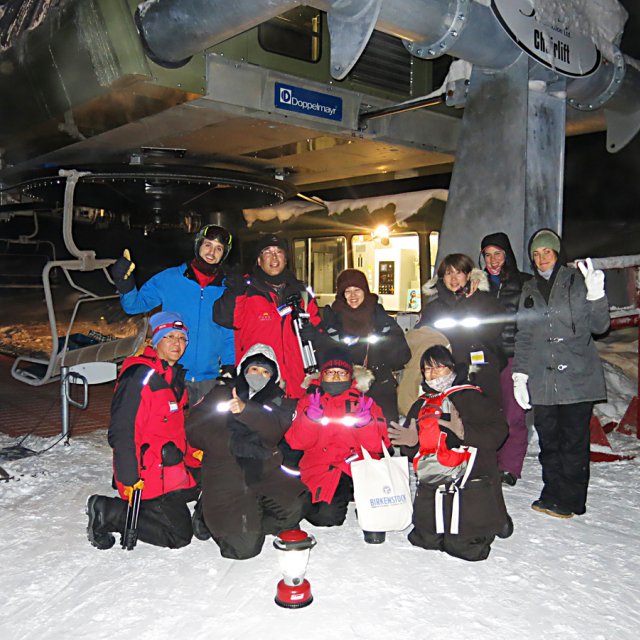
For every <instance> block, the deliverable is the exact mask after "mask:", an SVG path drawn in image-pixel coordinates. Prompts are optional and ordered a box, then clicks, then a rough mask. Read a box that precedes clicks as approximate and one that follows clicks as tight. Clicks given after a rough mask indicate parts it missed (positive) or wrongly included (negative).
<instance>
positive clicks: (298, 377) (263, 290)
mask: <svg viewBox="0 0 640 640" xmlns="http://www.w3.org/2000/svg"><path fill="white" fill-rule="evenodd" d="M291 294H298V295H300V296H301V298H302V308H303V309H304V311H305V312H306V313H308V314H309V316H310V317H309V322H311V324H312V325H314V326H317V325H318V324H320V315H319V314H318V305H317V304H316V301H315V298H314V297H313V296H311V295H310V294H309V293H308V292H307V291H306V289H305V286H304V284H303V283H302V282H301V281H300V280H297V279H296V278H294V277H293V274H291V276H290V277H289V278H288V280H287V281H286V287H285V289H284V291H283V294H282V296H281V299H279V298H278V295H277V294H276V292H275V291H274V290H273V289H271V288H270V287H267V286H266V285H264V283H261V282H260V281H259V279H258V278H256V277H254V278H253V279H252V281H251V283H250V284H249V286H248V287H247V289H246V291H245V293H243V294H242V295H238V296H235V295H233V294H232V292H225V294H224V295H223V296H222V297H221V298H220V300H218V301H216V304H215V307H214V319H215V321H216V322H217V323H219V324H221V325H222V326H223V327H233V328H234V329H235V347H236V365H237V364H239V363H240V361H241V360H242V356H244V354H245V353H246V352H247V350H248V349H249V348H250V347H252V346H253V345H254V344H256V343H257V342H261V343H262V344H266V345H269V346H270V347H271V348H272V349H273V351H274V352H275V354H276V358H277V359H278V364H279V365H280V372H281V379H282V380H284V382H285V385H286V386H285V394H286V397H287V398H296V399H297V398H300V397H301V396H303V395H304V389H303V388H302V386H301V385H302V382H303V381H304V377H305V373H304V366H303V364H302V355H301V354H300V345H299V344H298V339H297V337H296V335H295V333H294V329H293V325H292V318H291V314H287V315H281V313H280V312H279V311H278V308H279V307H280V306H282V300H286V298H287V297H288V296H289V295H291ZM283 313H284V312H283Z"/></svg>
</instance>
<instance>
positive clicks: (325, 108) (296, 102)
mask: <svg viewBox="0 0 640 640" xmlns="http://www.w3.org/2000/svg"><path fill="white" fill-rule="evenodd" d="M274 101H275V105H276V107H277V108H278V109H286V110H287V111H295V112H297V113H304V114H305V115H307V116H315V117H316V118H326V119H327V120H342V98H338V97H337V96H333V95H330V94H328V93H320V92H319V91H311V90H310V89H303V88H302V87H294V86H293V85H290V84H283V83H281V82H276V83H275V96H274Z"/></svg>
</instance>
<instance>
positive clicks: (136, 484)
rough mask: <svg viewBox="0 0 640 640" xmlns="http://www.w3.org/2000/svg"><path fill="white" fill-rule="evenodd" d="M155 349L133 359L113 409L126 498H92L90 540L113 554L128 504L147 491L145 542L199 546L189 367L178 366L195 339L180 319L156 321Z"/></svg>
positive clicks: (112, 436)
mask: <svg viewBox="0 0 640 640" xmlns="http://www.w3.org/2000/svg"><path fill="white" fill-rule="evenodd" d="M149 324H150V326H151V331H152V336H151V343H152V346H153V348H151V347H147V348H146V349H145V350H144V353H143V354H142V355H141V356H134V357H131V358H127V359H126V360H125V361H124V363H123V365H122V370H121V371H120V376H119V378H118V383H117V385H116V388H115V392H114V396H113V401H112V403H111V424H110V425H109V433H108V440H109V444H110V445H111V448H112V449H113V477H114V480H115V486H116V488H117V490H118V493H119V494H120V497H119V498H108V497H106V496H100V495H92V496H90V498H89V500H88V501H87V515H88V516H89V525H88V527H87V537H88V538H89V542H90V543H91V544H92V545H93V546H94V547H97V548H98V549H110V548H111V547H112V546H113V545H114V543H115V538H114V536H113V535H112V532H119V533H120V534H122V533H123V530H124V527H125V520H126V512H127V502H128V501H130V500H131V497H132V495H133V492H134V490H136V489H140V490H141V494H140V497H141V506H140V515H139V520H138V531H137V534H138V539H139V540H142V541H143V542H147V543H149V544H153V545H156V546H159V547H169V548H171V549H177V548H180V547H184V546H186V545H188V544H189V543H190V542H191V537H192V534H193V532H192V528H191V514H190V512H189V508H188V507H187V502H190V501H192V500H195V499H196V497H197V492H196V488H195V487H196V482H195V480H194V478H193V470H194V469H195V468H198V467H199V466H200V460H199V459H198V458H197V457H195V456H194V454H196V456H197V455H198V452H197V450H196V449H194V448H193V447H191V446H189V445H188V443H187V437H186V434H185V430H184V406H185V404H187V392H186V389H185V382H184V369H183V368H182V366H181V365H179V364H177V362H178V360H179V359H180V358H181V357H182V354H183V353H184V350H185V348H186V346H187V342H188V340H189V333H188V329H187V327H186V326H185V324H184V322H183V321H182V318H181V316H180V315H179V314H178V313H174V312H171V311H162V312H160V313H156V314H155V315H153V316H152V317H151V318H150V320H149Z"/></svg>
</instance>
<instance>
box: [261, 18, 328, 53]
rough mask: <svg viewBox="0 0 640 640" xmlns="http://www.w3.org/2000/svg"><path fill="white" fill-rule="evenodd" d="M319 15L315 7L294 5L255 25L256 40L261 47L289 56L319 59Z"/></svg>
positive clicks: (320, 25)
mask: <svg viewBox="0 0 640 640" xmlns="http://www.w3.org/2000/svg"><path fill="white" fill-rule="evenodd" d="M321 28H322V18H321V14H320V12H319V11H318V10H317V9H313V8H312V7H298V8H296V9H292V10H291V11H287V12H286V13H283V14H282V15H281V16H278V17H277V18H273V19H272V20H268V21H267V22H263V23H262V24H261V25H260V26H259V27H258V42H259V43H260V46H261V47H262V48H263V49H265V51H270V52H271V53H277V54H279V55H282V56H288V57H289V58H296V59H297V60H304V61H305V62H317V61H318V60H319V59H320V52H321V47H320V45H321V41H322V32H321Z"/></svg>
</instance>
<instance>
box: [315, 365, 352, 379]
mask: <svg viewBox="0 0 640 640" xmlns="http://www.w3.org/2000/svg"><path fill="white" fill-rule="evenodd" d="M322 380H323V381H325V380H326V381H327V382H346V381H348V380H351V374H350V373H349V372H348V371H347V370H346V369H341V368H340V367H334V368H332V369H325V370H324V371H323V372H322Z"/></svg>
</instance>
